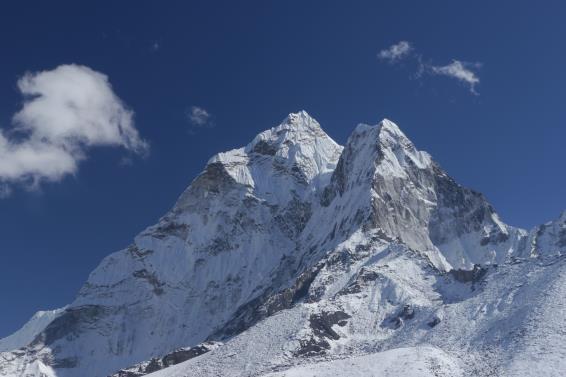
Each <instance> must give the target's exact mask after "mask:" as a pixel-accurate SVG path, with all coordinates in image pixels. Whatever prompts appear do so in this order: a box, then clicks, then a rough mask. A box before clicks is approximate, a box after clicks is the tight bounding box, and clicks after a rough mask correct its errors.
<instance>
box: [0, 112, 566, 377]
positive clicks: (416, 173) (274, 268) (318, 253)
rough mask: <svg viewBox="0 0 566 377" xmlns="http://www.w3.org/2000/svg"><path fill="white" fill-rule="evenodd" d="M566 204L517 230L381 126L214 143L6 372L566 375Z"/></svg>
mask: <svg viewBox="0 0 566 377" xmlns="http://www.w3.org/2000/svg"><path fill="white" fill-rule="evenodd" d="M565 255H566V212H564V213H562V215H561V216H560V217H559V218H558V219H556V220H554V221H551V222H548V223H546V224H543V225H541V226H538V227H535V228H534V229H532V230H530V231H527V230H523V229H519V228H515V227H513V226H510V225H507V224H505V223H504V222H503V221H502V220H501V219H500V218H499V216H498V215H497V213H496V212H495V210H494V209H493V208H492V206H491V205H490V204H489V203H488V202H487V200H486V198H485V197H484V196H483V195H482V194H480V193H477V192H475V191H473V190H470V189H467V188H465V187H462V186H461V185H459V184H458V183H457V182H455V181H454V180H453V179H452V178H451V177H450V176H449V175H448V174H447V173H446V172H444V171H443V170H442V168H441V167H440V166H439V165H438V164H437V163H436V162H435V161H434V160H433V159H432V157H431V156H430V155H429V154H428V153H426V152H423V151H419V150H418V149H417V148H416V147H415V145H414V144H413V143H412V142H411V141H410V140H409V139H408V138H407V137H406V135H404V134H403V132H402V131H401V130H400V129H399V128H398V127H397V125H395V124H394V123H393V122H391V121H389V120H383V121H382V122H380V123H379V124H378V125H375V126H370V125H359V126H357V127H356V128H355V129H354V131H353V133H352V135H351V136H350V138H349V139H348V142H347V143H346V145H345V146H344V147H342V146H340V145H338V144H336V143H335V142H334V141H333V140H332V139H331V138H330V137H329V136H328V135H327V134H326V133H324V131H323V130H322V128H321V127H320V125H319V124H318V123H317V122H316V121H315V120H314V119H312V118H311V117H310V116H309V115H308V114H307V113H306V112H304V111H302V112H299V113H295V114H290V115H289V116H288V117H287V118H286V119H285V120H284V121H283V122H282V123H281V124H280V125H279V126H277V127H275V128H272V129H270V130H267V131H265V132H263V133H261V134H259V135H258V136H256V137H255V138H254V139H253V140H252V142H250V144H248V145H247V146H245V147H243V148H239V149H234V150H231V151H228V152H225V153H219V154H217V155H215V156H213V157H212V158H211V159H210V160H209V162H208V164H207V166H206V167H205V169H204V171H203V172H202V173H201V174H200V175H199V176H198V177H196V178H195V180H194V181H193V182H192V183H191V185H190V186H189V187H188V188H187V189H186V190H185V192H183V193H182V195H181V196H180V197H179V199H178V200H177V202H176V203H175V205H174V206H173V208H172V209H171V210H170V211H169V212H168V213H167V214H165V216H163V217H162V218H161V219H160V220H159V221H158V223H157V224H155V225H153V226H150V227H149V228H147V229H146V230H144V231H142V232H141V233H140V234H139V235H138V236H137V237H136V238H135V240H134V242H133V243H132V244H131V245H130V246H128V247H127V248H125V249H124V250H121V251H118V252H116V253H113V254H110V255H109V256H108V257H106V258H105V259H104V260H103V261H102V262H101V264H100V265H99V266H98V267H97V268H96V269H95V270H94V271H93V272H92V273H91V274H90V276H89V278H88V280H87V282H86V283H85V285H84V286H83V287H82V289H81V290H80V292H79V293H78V295H77V297H76V299H75V301H74V302H73V303H71V304H70V305H68V306H67V307H65V308H62V309H59V310H56V311H53V312H42V313H39V314H37V315H36V316H34V318H32V319H31V320H30V322H29V323H28V324H26V325H25V326H24V327H23V328H22V330H20V331H18V332H17V333H15V334H14V335H12V336H10V337H7V338H5V339H2V340H0V376H10V377H16V376H17V377H20V376H22V377H23V376H26V377H74V376H81V377H106V376H112V377H139V376H144V375H147V376H151V377H189V376H242V377H243V376H271V377H275V376H277V377H279V376H411V377H413V376H435V377H442V376H462V377H464V376H474V377H475V376H480V377H481V376H483V377H489V376H498V377H499V376H505V377H522V376H563V375H564V371H566V288H565V287H566V280H565V279H566V257H565Z"/></svg>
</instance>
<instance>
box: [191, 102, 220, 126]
mask: <svg viewBox="0 0 566 377" xmlns="http://www.w3.org/2000/svg"><path fill="white" fill-rule="evenodd" d="M187 116H188V118H189V122H190V123H191V124H192V125H193V126H195V127H212V126H213V125H214V124H213V122H212V114H210V113H209V112H208V111H207V110H206V109H203V108H202V107H199V106H191V108H190V110H189V112H188V114H187Z"/></svg>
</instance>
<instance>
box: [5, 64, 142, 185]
mask: <svg viewBox="0 0 566 377" xmlns="http://www.w3.org/2000/svg"><path fill="white" fill-rule="evenodd" d="M18 89H19V90H20V92H21V93H22V95H23V97H24V102H23V107H22V109H21V110H20V111H19V112H18V113H16V114H15V115H14V117H13V125H14V127H13V128H12V129H11V130H9V131H6V130H2V129H0V185H1V186H2V187H4V189H2V193H3V194H2V195H4V196H6V195H7V194H9V192H10V188H9V186H7V185H8V184H14V183H26V184H29V185H31V186H32V187H37V185H39V184H40V183H41V182H42V181H58V180H60V179H62V178H63V177H64V176H66V175H69V174H74V173H76V172H77V170H78V165H79V162H80V161H82V160H84V159H86V158H87V157H88V151H89V149H90V148H91V147H96V146H113V147H123V148H125V149H127V150H129V151H131V152H133V153H136V154H141V155H143V154H146V153H147V152H148V151H149V145H148V143H147V142H145V141H144V140H142V139H141V138H140V136H139V133H138V130H137V129H136V128H135V126H134V121H133V115H134V113H133V112H132V111H131V110H129V109H127V108H126V107H125V106H124V104H123V103H122V101H121V100H120V98H118V97H117V96H116V94H115V93H114V91H113V90H112V87H111V85H110V83H109V81H108V77H107V76H106V75H104V74H102V73H100V72H96V71H94V70H92V69H90V68H88V67H85V66H81V65H74V64H71V65H61V66H59V67H57V68H55V69H53V70H51V71H42V72H36V73H27V74H25V75H24V76H23V77H22V78H21V79H20V80H19V81H18Z"/></svg>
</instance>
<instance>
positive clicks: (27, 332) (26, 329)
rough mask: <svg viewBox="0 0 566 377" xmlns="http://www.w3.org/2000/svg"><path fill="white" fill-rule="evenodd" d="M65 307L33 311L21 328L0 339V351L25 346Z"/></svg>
mask: <svg viewBox="0 0 566 377" xmlns="http://www.w3.org/2000/svg"><path fill="white" fill-rule="evenodd" d="M65 309H66V308H61V309H55V310H45V311H39V312H37V313H35V314H34V315H33V317H31V319H30V320H29V321H28V322H27V323H26V324H25V325H24V326H22V328H21V329H19V330H18V331H16V332H15V333H13V334H12V335H10V336H8V337H6V338H4V339H0V352H2V351H11V350H15V349H18V348H20V347H24V346H27V345H28V344H30V343H31V342H32V341H33V339H34V338H35V337H36V335H37V334H39V333H40V332H41V331H43V330H44V329H45V327H46V326H47V325H48V324H49V323H51V322H53V320H54V319H55V318H57V317H58V316H59V315H61V313H63V312H64V310H65Z"/></svg>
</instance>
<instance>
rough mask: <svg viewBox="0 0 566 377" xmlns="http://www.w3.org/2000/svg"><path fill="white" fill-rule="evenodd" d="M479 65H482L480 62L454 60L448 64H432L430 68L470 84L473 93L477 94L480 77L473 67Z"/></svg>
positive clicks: (437, 72)
mask: <svg viewBox="0 0 566 377" xmlns="http://www.w3.org/2000/svg"><path fill="white" fill-rule="evenodd" d="M479 67H481V64H479V63H466V62H462V61H460V60H453V61H452V63H450V64H448V65H444V66H430V70H431V72H432V73H433V74H436V75H443V76H448V77H452V78H455V79H457V80H459V81H461V82H463V83H464V84H466V85H468V87H469V88H470V91H471V92H472V93H473V94H476V95H477V94H478V93H477V92H476V89H475V87H476V85H477V84H479V82H480V79H479V77H478V76H477V73H475V72H474V71H472V69H474V68H479Z"/></svg>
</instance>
